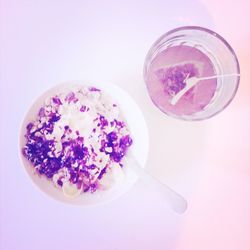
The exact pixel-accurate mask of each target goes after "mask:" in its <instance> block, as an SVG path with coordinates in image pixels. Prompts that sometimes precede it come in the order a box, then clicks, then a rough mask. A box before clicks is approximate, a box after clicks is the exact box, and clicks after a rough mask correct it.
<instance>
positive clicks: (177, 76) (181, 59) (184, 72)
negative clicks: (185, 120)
mask: <svg viewBox="0 0 250 250" xmlns="http://www.w3.org/2000/svg"><path fill="white" fill-rule="evenodd" d="M215 74H216V72H215V69H214V66H213V63H212V62H211V60H210V59H209V58H208V57H207V56H206V55H205V54H204V53H203V52H201V51H200V50H198V49H196V48H194V47H190V46H187V45H178V46H173V47H170V48H167V49H165V50H163V51H162V52H160V53H159V54H158V55H157V56H156V57H155V58H154V60H153V61H152V62H151V64H150V67H149V69H148V72H147V77H146V84H147V87H148V91H149V94H150V97H151V99H152V100H153V102H154V103H155V104H156V105H157V106H158V107H159V108H160V109H161V110H162V111H163V112H165V113H171V114H174V115H178V116H179V115H191V114H194V113H196V112H199V111H202V110H203V109H204V108H205V107H206V106H207V105H208V104H209V103H210V102H211V100H212V98H213V96H214V94H215V91H216V88H217V81H216V79H210V80H203V81H200V82H198V83H197V84H196V85H195V86H194V87H192V88H191V89H189V90H188V91H187V92H186V93H185V94H184V95H183V96H182V97H181V98H180V99H179V101H178V102H177V103H176V104H175V105H172V104H171V103H170V101H171V99H172V98H173V96H175V95H176V94H177V93H178V92H180V91H181V90H182V89H183V88H185V86H186V83H185V79H188V78H191V77H205V76H213V75H215Z"/></svg>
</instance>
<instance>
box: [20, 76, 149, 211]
mask: <svg viewBox="0 0 250 250" xmlns="http://www.w3.org/2000/svg"><path fill="white" fill-rule="evenodd" d="M100 83H101V84H100ZM72 86H89V87H91V86H94V87H97V88H100V89H101V91H104V92H105V93H106V92H107V91H106V90H105V87H104V88H103V89H102V86H106V87H108V86H110V87H115V88H116V89H117V90H119V91H121V92H122V93H123V94H124V95H126V96H127V97H129V98H130V100H132V101H133V105H134V104H135V105H136V106H137V108H138V110H139V111H140V113H141V116H142V118H143V120H144V125H145V126H144V128H145V129H146V137H147V138H146V141H147V145H146V150H145V151H146V154H145V157H144V162H143V164H141V167H142V168H145V166H146V163H147V159H148V153H149V145H150V143H149V141H150V136H149V130H148V126H147V123H146V119H145V116H144V114H143V112H142V110H141V108H140V107H139V105H138V104H137V102H136V101H135V100H134V98H132V96H131V95H130V94H129V93H128V92H127V91H126V90H124V89H123V88H122V87H120V86H119V85H117V84H114V83H107V82H105V81H99V83H98V82H97V81H95V80H94V81H91V80H90V81H89V80H71V81H70V80H69V81H63V82H61V83H58V84H55V85H52V86H50V87H48V88H46V89H45V90H43V91H42V93H40V94H38V95H37V96H36V97H35V98H33V100H32V101H31V102H30V105H28V108H27V109H26V111H25V112H24V114H23V116H22V119H21V122H20V124H19V129H18V143H17V146H18V157H19V160H20V162H21V165H22V168H23V169H24V172H25V173H26V175H27V176H28V178H29V179H30V181H31V182H32V183H33V185H34V186H35V187H36V188H37V189H38V190H39V191H40V192H41V193H43V194H44V195H45V196H46V197H50V198H51V199H53V200H56V201H57V202H60V203H63V204H66V205H72V206H84V207H92V206H99V205H103V204H106V203H109V202H112V201H113V200H115V199H117V198H120V197H121V196H123V195H124V194H125V193H127V192H129V191H130V190H131V189H132V188H133V186H134V185H135V184H136V182H137V181H138V177H136V180H135V181H134V182H133V184H131V185H130V186H129V187H128V188H126V191H125V192H124V191H123V192H118V194H116V195H114V197H111V198H108V199H107V200H103V201H98V202H96V203H86V204H84V203H81V204H79V203H77V204H76V203H73V202H70V199H69V201H63V200H61V199H60V198H56V197H55V196H54V195H50V194H49V193H48V192H46V191H45V190H43V188H41V187H40V185H39V184H37V183H36V181H35V180H34V179H33V178H32V177H31V176H30V173H29V172H28V170H27V169H26V166H25V162H24V161H27V163H28V164H30V163H29V162H28V160H27V159H26V158H25V157H24V156H23V154H22V140H23V136H24V134H23V133H22V132H23V129H24V127H25V122H26V121H27V115H28V114H29V113H30V112H31V110H32V107H33V106H35V105H36V102H37V101H38V100H39V99H40V98H42V97H43V96H44V95H46V94H48V93H49V92H53V91H56V90H57V89H58V88H60V87H62V88H64V87H69V88H70V87H72ZM108 95H110V94H109V93H108ZM112 98H114V96H112ZM114 99H115V100H117V99H116V98H114ZM117 102H118V100H117ZM34 172H35V171H34ZM49 184H51V183H49ZM118 188H119V187H118Z"/></svg>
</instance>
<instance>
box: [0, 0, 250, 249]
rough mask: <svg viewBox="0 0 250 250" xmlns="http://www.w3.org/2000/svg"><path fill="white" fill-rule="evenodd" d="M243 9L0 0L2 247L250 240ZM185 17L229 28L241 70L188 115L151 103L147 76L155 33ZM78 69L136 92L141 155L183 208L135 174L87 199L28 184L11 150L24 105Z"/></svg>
mask: <svg viewBox="0 0 250 250" xmlns="http://www.w3.org/2000/svg"><path fill="white" fill-rule="evenodd" d="M249 10H250V1H249V0H238V1H230V0H221V1H218V0H209V1H208V0H202V1H198V0H176V1H170V0H169V1H167V0H165V1H164V0H149V1H142V0H141V1H136V0H127V1H115V0H108V1H97V0H92V1H90V0H89V1H87V0H85V1H80V0H78V1H77V0H72V1H62V0H61V1H59V0H54V1H49V0H43V1H42V0H36V1H35V0H33V1H32V0H26V1H25V0H19V1H17V0H16V1H14V0H1V6H0V11H1V13H0V18H1V19H0V32H1V33H0V35H1V37H0V53H1V54H0V60H1V62H0V63H1V64H0V81H1V85H0V87H1V90H0V95H1V97H0V102H1V107H3V108H2V109H1V122H0V126H1V137H0V138H1V139H0V143H1V144H0V152H1V157H0V161H1V168H0V170H1V175H0V178H1V182H0V192H1V200H0V202H1V203H0V210H1V213H0V226H1V231H0V248H1V250H2V249H3V250H29V249H36V250H42V249H60V250H66V249H88V250H97V249H98V250H125V249H146V250H149V249H150V250H151V249H157V250H166V249H171V250H224V249H225V250H235V249H240V250H249V249H250V237H249V236H250V157H249V155H250V84H249V81H248V79H250V70H249V67H250V50H249V43H250V29H249V23H250V20H249V19H250V18H249ZM190 24H192V25H199V26H205V27H207V28H210V29H213V30H215V31H216V32H218V33H220V34H221V35H222V36H224V37H225V38H226V39H227V40H228V41H229V42H230V43H231V45H232V46H233V48H234V49H235V51H236V53H237V55H238V58H239V61H240V65H241V73H242V78H241V83H240V88H239V91H238V93H237V95H236V97H235V99H234V101H233V102H232V103H231V104H230V106H229V107H228V108H227V109H226V110H225V111H224V112H223V113H221V114H219V115H218V116H216V117H214V118H212V119H210V120H207V121H203V122H193V123H191V122H183V121H177V120H174V119H171V118H168V117H166V116H164V115H163V113H161V112H160V111H159V110H157V109H156V108H155V107H154V106H153V105H152V103H151V101H150V99H149V97H148V95H147V92H146V88H145V85H144V83H143V79H142V66H143V61H144V58H145V55H146V52H147V50H148V49H149V47H150V46H151V44H152V43H153V42H154V41H155V40H156V39H157V38H158V37H159V36H160V35H162V34H163V33H165V32H166V31H168V30H169V29H172V28H175V27H177V26H182V25H190ZM75 79H79V80H81V79H83V80H86V79H90V80H103V81H105V82H111V83H115V84H118V85H119V86H121V87H123V88H124V89H125V90H127V91H128V92H129V93H130V94H131V95H132V97H133V98H134V99H135V100H136V101H137V103H138V104H139V105H140V107H141V109H142V111H143V112H144V115H145V118H146V120H147V123H148V128H149V132H150V140H151V143H150V153H149V156H148V164H147V167H148V169H149V170H150V171H151V173H152V174H154V175H155V176H156V177H158V178H159V179H161V180H162V181H164V182H166V183H168V184H169V185H170V186H172V187H173V188H174V189H176V190H177V191H178V192H180V193H182V194H183V195H184V196H185V197H186V198H187V199H188V202H189V208H188V210H187V212H186V213H185V214H184V215H182V216H179V215H177V214H175V213H173V212H172V211H171V210H169V209H168V207H167V206H166V205H165V203H164V200H162V199H161V197H158V196H157V194H155V193H154V192H152V191H151V190H149V189H147V188H145V187H144V185H143V183H141V182H138V183H137V184H136V186H135V187H134V188H133V189H132V190H131V191H130V192H129V193H127V194H126V195H124V196H122V197H121V198H119V199H117V200H115V201H113V202H112V203H109V204H105V205H102V206H97V207H90V208H85V207H74V206H69V205H64V204H61V203H59V202H57V201H54V200H52V199H50V198H48V197H47V196H45V195H44V194H42V193H41V192H40V191H39V190H38V189H37V188H35V187H34V186H33V184H32V183H31V181H30V180H29V178H28V177H27V175H26V173H25V172H24V170H23V168H22V166H21V164H20V161H19V159H18V148H17V138H18V130H19V126H20V123H21V120H22V117H23V115H24V113H25V112H26V110H27V108H28V107H29V105H30V104H31V103H32V101H33V100H34V98H35V97H36V96H37V95H39V94H40V93H41V92H43V91H44V90H46V89H47V88H49V87H51V86H53V85H54V84H57V83H60V82H63V81H67V80H75Z"/></svg>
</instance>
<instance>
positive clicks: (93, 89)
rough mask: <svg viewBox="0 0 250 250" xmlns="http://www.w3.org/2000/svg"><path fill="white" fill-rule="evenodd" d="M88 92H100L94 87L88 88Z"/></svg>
mask: <svg viewBox="0 0 250 250" xmlns="http://www.w3.org/2000/svg"><path fill="white" fill-rule="evenodd" d="M89 91H98V92H100V91H101V90H100V89H97V88H95V87H90V88H89Z"/></svg>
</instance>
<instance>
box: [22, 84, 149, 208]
mask: <svg viewBox="0 0 250 250" xmlns="http://www.w3.org/2000/svg"><path fill="white" fill-rule="evenodd" d="M74 85H84V86H95V87H98V88H100V89H101V90H103V91H104V92H106V93H107V94H109V95H110V96H111V97H112V98H113V99H114V100H115V101H116V102H117V103H118V105H119V107H120V109H121V111H122V114H123V116H124V118H125V120H126V122H127V124H128V127H129V130H130V132H131V135H132V138H133V144H132V146H131V148H130V149H129V151H130V152H131V154H132V155H133V157H135V158H136V160H137V161H138V162H140V164H141V166H142V167H144V166H145V163H146V160H147V155H148V148H149V136H148V130H147V125H146V122H145V120H144V117H143V114H142V112H141V110H140V108H139V107H138V105H137V104H136V103H135V101H134V100H133V99H132V98H131V97H130V96H129V94H128V93H126V92H125V91H124V90H122V89H121V88H119V87H118V86H116V85H113V84H106V83H105V84H103V83H101V84H100V83H91V82H82V81H72V82H67V83H63V84H59V85H57V86H55V87H53V88H51V89H49V90H47V91H46V92H45V93H44V94H42V95H41V96H40V97H38V98H37V99H36V100H35V101H34V103H33V104H32V105H31V107H30V109H29V110H28V112H27V113H26V115H25V117H24V120H23V122H22V125H21V129H20V133H19V154H20V159H21V162H22V164H23V166H24V169H25V171H26V172H27V173H28V175H29V177H30V178H31V180H32V181H33V183H34V184H35V185H36V186H37V187H38V188H39V189H40V190H41V191H43V192H44V193H46V194H47V195H49V196H50V197H52V198H54V199H56V200H59V201H62V202H65V203H70V204H75V205H95V204H100V203H103V202H107V201H110V200H113V199H114V198H117V197H119V196H121V195H122V194H124V193H125V192H127V191H128V190H129V189H130V188H131V187H132V186H133V185H134V184H135V182H136V181H137V178H138V177H137V176H136V174H135V173H134V172H133V170H131V169H130V167H129V161H128V163H127V164H126V161H125V165H124V167H123V170H124V171H125V179H124V181H123V182H122V183H119V184H117V185H115V186H114V187H113V188H111V189H109V190H105V191H99V190H98V191H96V192H95V193H83V194H81V195H80V196H78V197H76V198H70V197H66V196H65V195H64V194H63V192H62V190H61V189H59V188H57V187H55V186H54V184H53V183H52V181H49V180H48V179H46V177H44V176H39V175H38V174H37V173H36V172H35V170H34V168H33V166H32V164H31V163H30V162H29V161H28V160H27V159H26V158H25V157H24V156H23V155H22V152H21V150H22V148H23V147H24V146H25V144H26V139H25V137H24V135H25V133H26V126H27V124H28V123H29V122H30V121H32V120H34V119H35V118H36V116H37V113H38V111H39V109H40V107H41V106H43V104H44V101H45V99H46V98H48V97H51V96H53V95H55V94H57V93H60V92H64V91H67V90H70V88H71V87H72V86H74ZM130 152H129V154H130ZM125 157H126V156H125Z"/></svg>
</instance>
